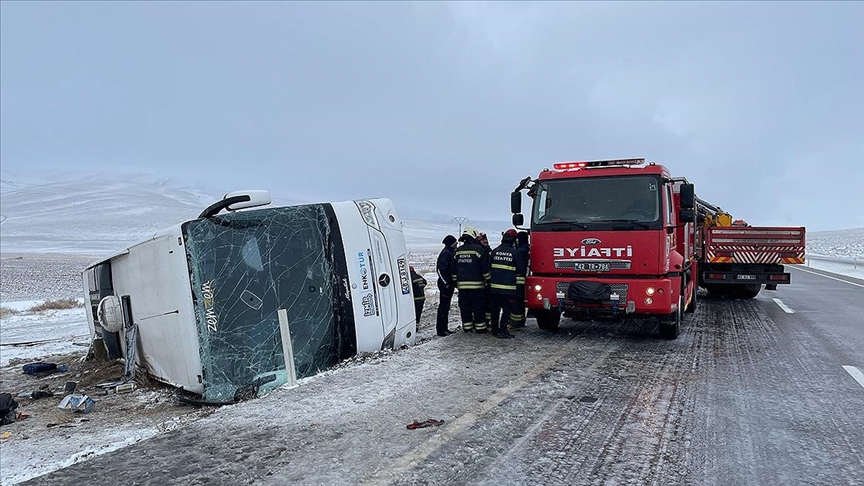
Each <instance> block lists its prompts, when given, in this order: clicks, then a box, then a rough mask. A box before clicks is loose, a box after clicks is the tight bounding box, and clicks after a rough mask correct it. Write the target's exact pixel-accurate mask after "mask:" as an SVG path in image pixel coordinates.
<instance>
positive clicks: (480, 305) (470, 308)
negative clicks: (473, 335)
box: [459, 288, 486, 331]
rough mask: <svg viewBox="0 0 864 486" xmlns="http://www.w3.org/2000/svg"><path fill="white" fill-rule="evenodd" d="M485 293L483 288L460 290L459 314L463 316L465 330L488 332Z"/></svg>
mask: <svg viewBox="0 0 864 486" xmlns="http://www.w3.org/2000/svg"><path fill="white" fill-rule="evenodd" d="M485 293H486V291H485V290H484V289H483V288H479V289H459V313H460V314H461V316H462V329H463V330H465V331H470V330H472V329H473V330H477V331H484V330H486V299H485V295H484V294H485Z"/></svg>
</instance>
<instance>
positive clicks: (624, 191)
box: [531, 175, 662, 230]
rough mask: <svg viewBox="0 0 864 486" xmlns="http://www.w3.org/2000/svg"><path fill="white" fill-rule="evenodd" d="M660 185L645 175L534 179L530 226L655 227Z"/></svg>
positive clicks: (658, 211) (656, 224)
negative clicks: (536, 181) (535, 183)
mask: <svg viewBox="0 0 864 486" xmlns="http://www.w3.org/2000/svg"><path fill="white" fill-rule="evenodd" d="M661 187H662V186H661V184H660V179H659V177H656V176H647V175H639V176H618V177H602V176H592V177H579V178H573V179H557V180H546V181H538V183H537V186H536V187H535V188H534V191H533V192H534V210H533V213H532V217H531V221H532V226H533V227H536V228H538V229H541V230H542V229H550V230H555V229H561V228H560V227H561V226H562V223H563V224H567V223H569V224H573V225H575V226H576V227H575V228H573V229H577V228H583V229H589V228H598V229H600V228H602V229H619V228H620V229H631V228H646V229H659V228H660V227H661V225H662V219H661V217H660V216H661V214H662V213H661V211H660V190H661Z"/></svg>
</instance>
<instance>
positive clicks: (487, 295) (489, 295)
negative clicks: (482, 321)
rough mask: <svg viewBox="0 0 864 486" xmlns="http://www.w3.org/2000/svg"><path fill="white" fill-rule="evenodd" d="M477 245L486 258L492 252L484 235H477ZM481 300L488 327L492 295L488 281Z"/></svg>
mask: <svg viewBox="0 0 864 486" xmlns="http://www.w3.org/2000/svg"><path fill="white" fill-rule="evenodd" d="M477 243H480V246H482V247H483V250H484V252H485V253H486V258H488V257H489V254H490V253H491V252H492V247H491V246H489V238H488V237H487V236H486V233H483V232H479V233H477ZM483 300H484V302H486V308H485V310H484V314H483V315H484V317H485V318H486V325H487V327H488V325H489V322H490V321H491V319H492V293H491V292H490V289H489V281H488V280H487V281H486V287H484V288H483Z"/></svg>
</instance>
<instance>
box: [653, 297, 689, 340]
mask: <svg viewBox="0 0 864 486" xmlns="http://www.w3.org/2000/svg"><path fill="white" fill-rule="evenodd" d="M683 307H684V297H683V296H681V295H679V296H678V310H676V311H675V312H673V313H672V314H669V315H668V316H663V317H660V319H659V321H660V335H661V336H662V337H663V338H664V339H677V338H678V334H679V333H680V332H681V318H682V317H683V316H682V313H683V312H684V308H683Z"/></svg>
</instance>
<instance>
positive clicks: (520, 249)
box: [508, 230, 530, 330]
mask: <svg viewBox="0 0 864 486" xmlns="http://www.w3.org/2000/svg"><path fill="white" fill-rule="evenodd" d="M508 231H510V230H508ZM529 249H530V247H529V245H528V232H527V231H520V232H518V233H516V255H517V256H518V257H519V259H520V260H521V262H522V263H521V267H520V268H522V269H524V270H523V272H522V273H518V274H517V275H516V298H515V299H514V301H513V311H512V312H511V314H510V325H509V326H508V327H509V328H510V329H511V330H512V329H522V328H523V327H525V276H526V275H528V263H529V256H528V255H529V253H530V252H529Z"/></svg>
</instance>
